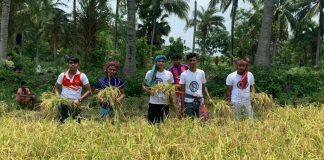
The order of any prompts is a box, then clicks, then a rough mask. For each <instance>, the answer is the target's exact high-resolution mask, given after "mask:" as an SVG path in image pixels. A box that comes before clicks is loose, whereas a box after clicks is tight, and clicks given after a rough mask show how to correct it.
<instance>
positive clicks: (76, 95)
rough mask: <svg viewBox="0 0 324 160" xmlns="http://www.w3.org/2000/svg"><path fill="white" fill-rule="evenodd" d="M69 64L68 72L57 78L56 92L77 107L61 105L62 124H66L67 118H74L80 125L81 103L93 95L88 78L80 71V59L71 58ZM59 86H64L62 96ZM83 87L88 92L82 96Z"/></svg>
mask: <svg viewBox="0 0 324 160" xmlns="http://www.w3.org/2000/svg"><path fill="white" fill-rule="evenodd" d="M67 62H68V67H69V69H68V71H66V72H63V73H61V74H60V75H59V77H58V78H57V81H56V83H55V86H54V92H55V94H56V96H61V97H62V98H63V99H68V100H71V101H73V104H74V105H75V106H77V107H73V106H67V105H60V106H59V114H60V122H61V123H64V120H65V119H66V118H68V117H69V116H72V118H73V119H77V121H78V123H80V122H81V119H80V117H79V114H80V112H81V110H80V108H79V106H80V102H81V101H82V100H84V99H85V98H87V97H88V96H89V95H90V94H91V88H90V83H89V80H88V78H87V76H86V75H85V74H84V73H82V72H80V71H79V70H78V64H79V59H78V58H76V57H70V58H69V59H68V60H67ZM59 86H62V92H61V94H60V93H59ZM83 87H84V88H85V89H86V92H85V93H84V94H83V95H81V93H82V88H83Z"/></svg>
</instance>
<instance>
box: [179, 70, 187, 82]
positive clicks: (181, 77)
mask: <svg viewBox="0 0 324 160" xmlns="http://www.w3.org/2000/svg"><path fill="white" fill-rule="evenodd" d="M185 75H186V74H185V72H183V73H181V75H180V82H179V83H180V84H186V80H185Z"/></svg>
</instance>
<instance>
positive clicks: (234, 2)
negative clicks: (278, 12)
mask: <svg viewBox="0 0 324 160" xmlns="http://www.w3.org/2000/svg"><path fill="white" fill-rule="evenodd" d="M242 1H243V2H245V0H242ZM249 2H250V3H253V2H254V0H249ZM218 3H220V7H221V9H222V10H223V12H225V11H226V10H227V9H228V8H229V7H230V6H232V9H231V19H232V22H231V55H232V56H233V55H234V53H233V52H234V29H235V26H234V24H235V20H236V12H237V9H238V3H239V0H211V1H210V2H209V5H210V6H212V7H215V6H216V4H218Z"/></svg>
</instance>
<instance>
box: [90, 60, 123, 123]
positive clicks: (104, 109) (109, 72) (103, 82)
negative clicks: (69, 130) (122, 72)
mask: <svg viewBox="0 0 324 160" xmlns="http://www.w3.org/2000/svg"><path fill="white" fill-rule="evenodd" d="M118 68H119V63H118V62H117V61H111V62H107V63H106V65H105V68H104V70H105V73H106V76H105V77H103V78H101V79H99V81H98V82H97V84H96V92H99V91H100V90H103V89H105V88H106V87H110V86H112V87H117V88H118V89H119V91H120V93H121V95H120V97H119V98H118V99H117V102H121V101H122V100H123V99H124V97H125V91H124V88H125V83H124V81H123V80H121V79H119V78H117V77H116V75H117V71H118ZM112 107H113V106H111V105H110V104H109V103H108V102H106V101H103V100H101V102H100V111H99V116H100V118H104V117H105V116H107V115H109V116H113V108H112Z"/></svg>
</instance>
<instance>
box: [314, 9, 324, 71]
mask: <svg viewBox="0 0 324 160" xmlns="http://www.w3.org/2000/svg"><path fill="white" fill-rule="evenodd" d="M320 8H321V9H320V15H319V20H318V24H319V27H318V33H317V45H316V54H315V66H319V65H320V52H321V42H322V39H321V37H322V30H323V18H324V17H323V11H322V9H323V7H322V5H320Z"/></svg>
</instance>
